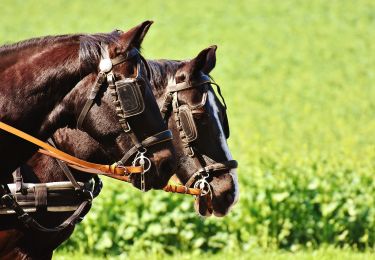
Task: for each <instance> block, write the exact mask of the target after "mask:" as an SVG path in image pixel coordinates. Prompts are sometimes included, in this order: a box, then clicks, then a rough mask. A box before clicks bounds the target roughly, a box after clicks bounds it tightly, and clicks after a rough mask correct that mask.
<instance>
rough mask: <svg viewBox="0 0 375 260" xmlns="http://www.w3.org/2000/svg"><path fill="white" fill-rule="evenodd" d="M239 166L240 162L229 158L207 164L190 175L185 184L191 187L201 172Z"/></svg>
mask: <svg viewBox="0 0 375 260" xmlns="http://www.w3.org/2000/svg"><path fill="white" fill-rule="evenodd" d="M237 167H238V163H237V161H236V160H229V161H225V162H220V163H214V164H210V165H207V166H205V167H202V168H201V169H199V170H198V171H197V172H196V173H194V174H193V175H192V176H191V177H190V179H189V180H188V181H187V182H186V184H185V185H186V187H188V188H190V187H191V186H192V185H193V184H194V182H195V179H196V178H197V177H198V176H201V174H202V173H204V172H210V171H222V170H230V169H235V168H237Z"/></svg>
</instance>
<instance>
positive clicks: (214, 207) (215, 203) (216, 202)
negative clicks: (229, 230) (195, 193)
mask: <svg viewBox="0 0 375 260" xmlns="http://www.w3.org/2000/svg"><path fill="white" fill-rule="evenodd" d="M233 205H234V203H229V204H225V205H224V204H223V201H221V200H220V199H218V198H215V197H213V195H210V194H207V195H205V196H199V197H196V198H195V202H194V209H195V211H196V212H197V214H198V215H200V216H202V217H210V216H212V214H213V215H214V216H216V217H224V216H225V215H227V214H228V212H229V211H230V209H231V207H232V206H233Z"/></svg>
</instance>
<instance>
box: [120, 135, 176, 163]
mask: <svg viewBox="0 0 375 260" xmlns="http://www.w3.org/2000/svg"><path fill="white" fill-rule="evenodd" d="M172 139H173V135H172V132H171V131H170V130H165V131H162V132H160V133H157V134H155V135H153V136H150V137H148V138H146V139H145V140H143V141H142V142H141V145H142V147H145V148H147V147H150V146H153V145H156V144H158V143H162V142H166V141H170V140H172ZM137 151H138V148H137V147H136V146H133V147H132V148H131V149H130V150H129V151H128V152H127V153H126V154H125V155H124V156H123V157H122V158H121V160H120V161H119V162H118V164H120V165H123V164H124V163H125V162H126V161H127V160H128V159H129V158H130V157H131V156H132V155H133V154H135V153H136V152H137Z"/></svg>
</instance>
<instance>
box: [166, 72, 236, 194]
mask: <svg viewBox="0 0 375 260" xmlns="http://www.w3.org/2000/svg"><path fill="white" fill-rule="evenodd" d="M207 84H212V85H216V86H217V88H218V93H219V95H220V97H221V98H222V100H223V103H224V107H225V109H226V104H225V101H224V97H223V96H222V95H221V91H220V87H219V85H217V84H216V83H215V82H212V81H211V80H207V79H206V78H205V79H202V81H200V82H197V83H192V84H189V83H188V82H181V83H177V84H176V85H171V86H168V87H167V93H166V95H165V98H164V102H163V106H162V108H161V114H162V116H163V118H164V119H165V120H166V122H168V118H169V116H170V115H171V112H172V111H173V113H174V119H175V121H176V125H177V129H178V130H179V134H180V138H181V141H182V145H183V148H184V153H185V154H186V155H187V156H189V157H190V158H192V159H193V160H194V163H195V165H196V166H197V168H198V169H199V170H198V171H196V172H195V173H194V174H193V175H192V176H191V177H190V178H189V179H188V181H187V182H186V184H185V186H186V188H191V187H193V188H195V189H200V190H201V192H200V196H206V195H209V196H210V197H212V190H211V186H210V184H209V182H208V178H210V176H211V174H214V173H215V172H220V171H225V170H228V171H229V170H231V169H235V168H237V166H238V164H237V161H236V160H228V161H224V162H214V163H212V164H209V165H206V162H205V160H204V159H203V155H202V154H201V153H199V151H198V150H197V149H196V147H195V146H194V141H196V139H197V138H198V131H197V127H196V124H195V121H194V117H193V114H194V113H202V112H204V106H205V104H206V102H207V96H208V90H209V88H208V86H207ZM198 87H202V88H203V91H204V93H203V97H202V101H201V103H200V104H198V105H194V106H190V105H187V104H184V105H181V104H179V102H178V92H180V91H183V90H187V89H192V88H198ZM224 118H225V120H227V117H226V115H225V117H224ZM224 124H228V122H224ZM224 129H225V128H224ZM224 131H226V130H224ZM225 136H226V137H228V136H229V132H226V133H225ZM210 159H211V158H210ZM211 160H212V159H211ZM212 161H213V160H212Z"/></svg>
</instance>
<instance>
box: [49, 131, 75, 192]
mask: <svg viewBox="0 0 375 260" xmlns="http://www.w3.org/2000/svg"><path fill="white" fill-rule="evenodd" d="M48 142H49V143H50V144H51V145H52V146H53V147H56V144H55V142H54V141H53V139H52V138H49V139H48ZM56 162H57V164H58V165H59V166H60V168H61V170H62V171H63V172H64V174H65V176H66V177H67V178H68V180H69V181H70V182H71V183H72V185H73V186H74V188H76V189H81V188H82V187H81V185H79V183H78V182H77V181H76V179H75V178H74V176H73V174H72V172H71V171H70V170H69V167H68V166H67V165H66V164H65V163H63V162H62V161H61V160H56Z"/></svg>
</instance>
